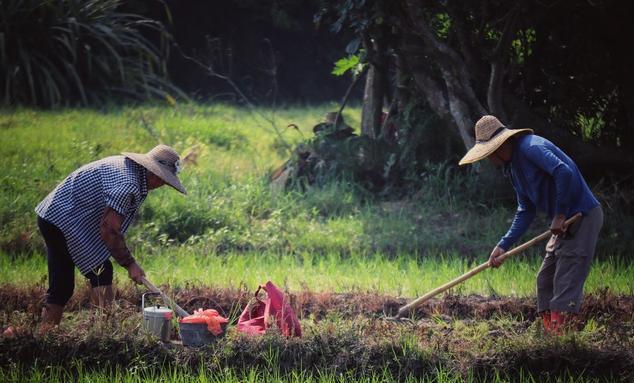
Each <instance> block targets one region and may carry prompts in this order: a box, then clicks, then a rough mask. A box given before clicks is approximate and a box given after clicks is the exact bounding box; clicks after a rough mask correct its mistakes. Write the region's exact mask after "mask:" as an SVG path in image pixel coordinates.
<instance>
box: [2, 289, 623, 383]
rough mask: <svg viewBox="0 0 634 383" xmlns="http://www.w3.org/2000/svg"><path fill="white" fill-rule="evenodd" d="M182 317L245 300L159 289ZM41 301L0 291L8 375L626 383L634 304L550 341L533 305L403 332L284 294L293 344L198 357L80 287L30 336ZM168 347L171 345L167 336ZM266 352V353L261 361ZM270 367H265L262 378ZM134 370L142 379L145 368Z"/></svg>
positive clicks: (597, 304) (229, 348)
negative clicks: (199, 373) (299, 375)
mask: <svg viewBox="0 0 634 383" xmlns="http://www.w3.org/2000/svg"><path fill="white" fill-rule="evenodd" d="M162 288H163V289H164V291H166V292H168V294H169V295H171V296H173V297H174V298H175V300H176V301H177V302H178V303H179V305H181V306H183V307H184V308H185V309H186V310H188V311H190V312H192V311H193V310H194V309H196V308H199V307H205V308H215V309H218V310H219V311H220V312H221V313H223V314H225V315H226V316H228V317H230V318H236V317H237V315H238V314H239V313H240V311H241V310H242V309H243V308H244V307H245V306H246V304H247V303H248V302H249V301H250V300H251V299H252V297H253V292H250V291H247V290H246V289H219V288H210V287H191V286H185V287H183V288H170V287H169V286H162ZM44 293H45V289H44V287H42V286H28V287H16V286H10V285H5V286H0V315H1V316H0V320H2V322H1V323H0V325H2V326H3V327H4V326H7V325H9V324H11V325H14V326H18V327H19V328H20V331H18V332H19V335H18V336H17V337H16V338H2V337H0V368H9V367H11V366H15V365H16V363H17V364H21V365H27V366H28V365H33V364H34V363H35V361H36V360H37V363H38V365H66V364H67V363H68V361H69V360H73V361H81V362H82V363H84V364H86V365H90V366H94V365H98V366H101V367H104V366H120V367H124V368H129V367H131V366H138V364H139V363H140V362H139V361H140V360H143V363H142V365H143V366H145V367H147V368H162V367H163V366H165V365H172V366H179V367H183V366H186V367H187V366H189V367H191V368H200V367H201V366H202V367H204V368H207V369H209V370H218V369H223V368H234V369H245V368H249V367H254V366H258V367H263V366H264V367H266V368H271V367H275V368H279V369H281V370H282V371H294V370H297V369H303V370H306V369H308V370H311V371H314V372H317V371H321V372H323V371H331V372H336V373H340V372H350V371H353V372H356V373H359V374H362V373H367V372H373V371H374V372H380V371H383V370H385V369H387V370H389V371H390V372H391V373H392V374H394V375H396V376H402V377H404V376H409V375H411V376H434V374H437V372H438V370H439V369H441V370H443V371H449V372H451V373H452V374H457V375H460V376H464V377H468V378H470V379H471V378H473V379H476V380H481V381H486V380H487V379H491V378H492V377H493V376H495V375H500V376H504V377H507V378H509V379H514V378H517V377H519V376H522V375H526V374H532V375H533V376H535V377H537V378H538V380H540V381H542V380H547V379H552V380H556V379H560V378H561V377H562V376H566V374H569V375H570V376H580V375H581V376H584V377H588V378H597V379H602V380H606V381H615V380H616V381H631V380H634V296H617V295H613V294H611V293H609V292H608V291H603V292H600V293H598V294H591V295H588V296H586V298H585V302H584V305H583V310H582V312H581V314H580V319H581V321H582V322H583V323H586V324H587V325H586V328H585V329H584V330H583V331H582V332H580V333H575V334H569V335H566V336H563V337H552V336H549V335H546V334H544V332H543V330H542V328H541V326H540V325H539V321H538V320H535V316H536V313H535V306H534V299H532V298H511V297H503V298H491V297H482V296H475V295H472V296H456V295H445V296H443V297H441V298H439V299H434V300H432V301H430V302H428V303H426V304H424V305H422V307H420V308H419V309H418V310H417V311H416V313H415V314H414V315H413V316H412V318H413V319H414V320H413V321H411V322H390V321H385V320H383V318H384V317H385V316H391V315H394V314H395V313H396V312H397V310H398V308H399V307H400V306H402V305H403V304H406V303H407V300H406V299H403V298H397V297H393V296H387V295H379V294H371V293H346V294H335V293H323V292H311V291H299V292H290V293H288V296H289V297H290V300H291V303H292V305H293V307H294V308H295V309H296V312H297V314H298V316H299V317H300V319H302V326H303V329H304V336H303V337H302V338H301V339H290V340H287V339H285V338H283V337H282V336H280V335H279V334H275V331H273V334H271V335H267V336H265V337H248V336H244V335H242V334H238V333H236V332H235V331H234V330H231V331H230V332H229V334H228V335H227V336H226V337H224V338H222V339H221V340H219V341H218V343H217V344H215V345H212V346H210V347H207V348H205V349H203V350H198V349H190V348H186V347H182V346H179V345H173V344H172V345H163V344H160V343H158V342H156V341H154V340H152V339H150V338H148V337H147V336H144V335H143V333H142V331H141V329H140V323H141V315H140V304H141V302H140V297H141V293H142V291H141V290H137V289H136V288H134V287H130V286H126V287H123V288H119V289H117V291H116V298H117V300H116V304H115V307H114V308H113V309H112V310H109V311H107V312H104V311H99V310H96V309H94V308H93V307H91V305H90V303H89V299H88V295H89V294H88V289H87V288H86V287H80V288H78V289H77V292H76V294H75V296H74V297H73V299H72V300H71V302H69V304H68V307H67V314H65V318H64V323H63V326H62V328H61V329H60V330H59V331H56V332H54V333H52V334H50V335H49V336H47V337H45V338H36V337H34V336H33V332H32V328H34V326H35V323H36V322H37V318H38V315H39V311H40V309H41V305H42V298H43V296H44ZM174 338H175V339H176V338H177V335H176V334H175V335H174ZM271 350H275V358H274V361H271V357H270V355H271ZM271 364H274V366H271ZM145 367H144V368H145Z"/></svg>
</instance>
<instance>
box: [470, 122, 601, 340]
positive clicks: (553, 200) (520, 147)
mask: <svg viewBox="0 0 634 383" xmlns="http://www.w3.org/2000/svg"><path fill="white" fill-rule="evenodd" d="M475 138H476V144H475V145H474V147H473V148H472V149H471V150H469V151H468V152H467V154H466V155H465V156H464V157H463V158H462V159H461V160H460V165H464V164H470V163H473V162H476V161H479V160H481V159H483V158H488V159H489V160H490V161H491V162H492V163H493V164H494V165H495V166H496V167H502V168H503V170H504V173H505V175H507V176H508V177H510V179H511V183H512V184H513V188H514V189H515V192H516V194H517V212H516V213H515V218H514V219H513V223H512V224H511V227H510V229H509V230H508V232H507V233H506V235H505V236H504V237H503V238H502V240H501V241H500V242H499V243H498V244H497V246H495V248H494V249H493V251H492V252H491V256H490V258H489V263H490V265H491V266H492V267H499V266H500V264H501V263H502V262H501V261H500V260H499V259H497V257H499V256H500V255H502V254H503V253H504V252H505V251H507V250H508V249H509V248H510V247H511V246H512V245H513V243H515V241H517V239H519V237H520V236H522V234H524V233H525V232H526V230H527V229H528V227H529V225H530V224H531V222H532V221H533V219H534V218H535V213H536V211H537V210H539V211H541V212H544V213H546V214H547V215H548V216H549V217H550V218H552V223H551V225H550V230H551V232H552V236H551V238H550V240H549V241H548V244H547V245H546V256H545V258H544V261H543V263H542V265H541V268H540V270H539V273H538V274H537V310H538V312H539V313H540V315H541V317H542V319H543V323H544V327H545V328H546V330H547V331H549V332H551V333H560V332H561V331H562V330H563V329H564V328H567V327H568V325H569V324H571V323H572V319H573V318H574V316H575V314H576V313H578V312H579V309H580V306H581V303H582V300H583V284H584V283H585V280H586V277H587V276H588V272H589V270H590V263H591V262H592V259H593V257H594V251H595V247H596V243H597V238H598V236H599V231H600V230H601V226H602V225H603V210H602V209H601V206H600V205H599V202H598V201H597V199H596V198H595V197H594V195H593V194H592V192H591V191H590V189H589V188H588V185H587V184H586V182H585V180H584V179H583V176H582V175H581V173H580V172H579V169H577V166H576V165H575V163H574V162H573V161H572V160H571V159H570V157H568V156H567V155H566V154H565V153H564V152H563V151H562V150H561V149H559V148H558V147H557V146H555V145H554V144H553V143H552V142H550V141H548V140H547V139H545V138H543V137H540V136H537V135H535V134H533V131H532V130H531V129H507V128H506V127H505V126H504V125H502V123H501V122H500V121H499V120H498V119H497V118H495V117H494V116H484V117H482V118H481V119H480V120H478V122H477V123H476V125H475ZM579 212H580V213H582V215H583V216H582V218H581V219H579V220H577V221H576V222H575V223H574V224H572V225H571V227H569V228H565V227H564V221H565V220H566V219H567V218H570V217H572V216H573V215H575V214H576V213H579Z"/></svg>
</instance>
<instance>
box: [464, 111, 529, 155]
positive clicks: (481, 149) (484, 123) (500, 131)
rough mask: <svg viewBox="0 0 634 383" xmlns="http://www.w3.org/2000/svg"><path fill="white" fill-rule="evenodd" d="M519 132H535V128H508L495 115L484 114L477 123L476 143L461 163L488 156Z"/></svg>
mask: <svg viewBox="0 0 634 383" xmlns="http://www.w3.org/2000/svg"><path fill="white" fill-rule="evenodd" d="M519 133H529V134H533V129H508V128H507V127H505V126H504V125H502V123H501V122H500V120H498V119H497V118H496V117H495V116H483V117H482V118H480V119H479V120H478V122H476V124H475V139H476V142H475V145H474V146H473V148H471V150H469V151H468V152H467V154H465V156H464V157H462V159H461V160H460V163H459V164H460V165H465V164H471V163H474V162H476V161H480V160H481V159H483V158H486V157H487V156H488V155H489V154H491V153H493V152H494V151H496V150H497V148H499V147H500V146H502V144H503V143H504V142H505V141H506V140H508V139H509V138H511V137H512V136H514V135H516V134H519Z"/></svg>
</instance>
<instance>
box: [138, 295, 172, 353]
mask: <svg viewBox="0 0 634 383" xmlns="http://www.w3.org/2000/svg"><path fill="white" fill-rule="evenodd" d="M150 294H152V293H150ZM145 295H146V294H143V295H142V296H141V307H142V308H143V327H144V328H145V330H146V331H148V332H149V333H150V334H152V335H154V336H156V337H157V338H159V339H160V340H161V341H163V342H169V339H170V330H171V321H172V316H173V314H174V313H173V311H172V310H171V309H170V308H169V307H165V306H160V305H154V306H149V307H145Z"/></svg>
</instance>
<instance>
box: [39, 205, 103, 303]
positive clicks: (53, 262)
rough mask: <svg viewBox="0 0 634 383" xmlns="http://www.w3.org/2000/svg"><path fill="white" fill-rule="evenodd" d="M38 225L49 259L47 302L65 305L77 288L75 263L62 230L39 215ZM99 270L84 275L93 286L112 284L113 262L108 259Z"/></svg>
mask: <svg viewBox="0 0 634 383" xmlns="http://www.w3.org/2000/svg"><path fill="white" fill-rule="evenodd" d="M37 226H38V227H39V228H40V233H42V237H44V242H46V252H47V260H48V290H47V292H46V303H50V304H55V305H61V306H64V305H65V304H66V302H68V300H69V299H70V297H71V296H72V295H73V291H74V290H75V264H74V263H73V260H72V259H71V257H70V254H69V252H68V246H67V245H66V238H64V234H63V233H62V232H61V230H60V229H59V228H58V227H57V226H55V225H53V224H52V223H50V222H48V221H47V220H45V219H43V218H41V217H37ZM97 270H99V274H95V273H94V272H92V271H91V272H90V273H88V274H86V275H84V276H85V277H86V278H88V279H89V280H90V284H91V285H92V287H98V286H106V285H111V284H112V263H110V261H109V260H106V262H104V263H103V264H102V266H100V267H98V268H97Z"/></svg>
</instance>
